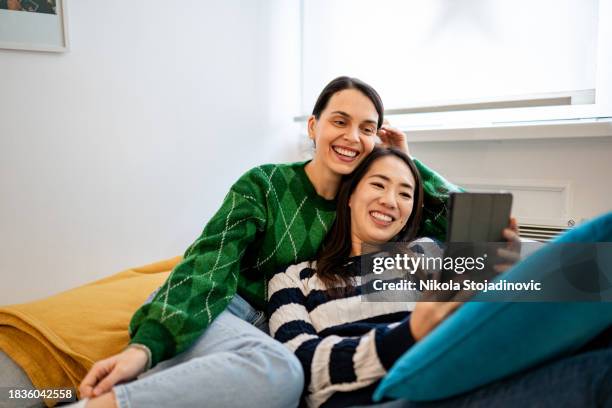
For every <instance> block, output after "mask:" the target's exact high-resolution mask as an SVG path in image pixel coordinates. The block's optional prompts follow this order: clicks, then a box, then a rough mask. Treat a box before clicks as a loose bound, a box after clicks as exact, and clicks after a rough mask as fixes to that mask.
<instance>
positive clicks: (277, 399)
mask: <svg viewBox="0 0 612 408" xmlns="http://www.w3.org/2000/svg"><path fill="white" fill-rule="evenodd" d="M308 135H309V137H310V138H311V139H312V140H313V142H314V145H315V154H314V157H313V159H312V160H310V161H307V162H300V163H292V164H269V165H262V166H259V167H256V168H254V169H251V170H249V171H248V172H247V173H245V174H244V175H243V176H242V177H241V178H240V179H239V180H238V181H237V182H236V183H235V184H234V185H233V186H232V187H231V189H230V191H229V193H228V194H227V196H226V197H225V199H224V201H223V204H222V205H221V208H220V209H219V210H218V212H217V213H216V214H215V215H214V216H213V217H212V218H211V219H210V221H209V222H208V224H207V225H206V227H205V228H204V231H203V233H202V235H201V236H200V237H199V238H198V239H197V240H196V241H195V242H194V243H193V244H192V245H191V246H190V247H189V248H188V249H187V251H186V252H185V254H184V259H183V261H182V262H181V263H180V264H179V265H178V266H177V267H176V268H175V269H174V270H173V272H172V273H171V274H170V276H169V278H168V280H167V281H166V282H165V283H164V285H162V287H161V288H160V289H159V290H158V292H157V293H156V294H155V295H154V297H153V299H152V300H151V301H150V302H148V303H146V304H145V305H143V306H142V307H141V308H140V309H139V310H137V312H136V313H135V314H134V316H133V318H132V320H131V322H130V327H129V333H130V337H131V340H130V345H129V346H128V348H127V349H126V350H124V351H123V352H121V353H119V354H117V355H115V356H111V357H109V358H107V359H105V360H102V361H99V362H97V363H96V364H95V365H94V366H93V367H92V369H91V370H90V371H89V373H88V374H87V375H86V377H85V378H84V380H83V382H82V383H81V385H80V387H79V390H80V394H81V397H88V398H91V399H89V400H86V401H82V402H81V403H80V404H81V405H82V406H87V407H91V408H94V407H97V406H100V407H114V406H119V407H122V408H123V407H140V406H181V407H182V406H185V407H187V406H200V405H202V404H206V405H209V406H212V407H217V406H241V407H250V406H253V407H255V406H266V407H277V406H278V407H287V406H296V405H297V404H298V401H299V397H300V393H301V391H302V386H303V373H302V369H301V366H300V363H299V361H298V360H297V359H296V358H295V356H293V354H292V353H290V352H288V351H287V350H286V349H285V348H284V347H283V346H282V344H280V343H278V342H276V341H275V340H273V339H272V338H271V337H269V336H268V335H267V334H266V333H265V332H264V331H265V330H266V322H265V317H264V315H263V313H262V312H259V311H258V310H261V309H263V307H264V302H265V299H266V286H267V285H266V284H267V280H268V279H269V278H270V277H271V276H272V275H273V274H274V273H275V272H276V271H278V270H279V269H280V268H282V267H284V266H286V265H290V264H295V263H299V262H302V261H304V260H308V259H311V258H312V257H313V256H314V255H315V253H316V251H317V249H318V247H319V245H320V244H321V242H322V240H323V238H324V236H325V234H326V233H327V231H328V229H329V227H330V226H331V225H332V223H333V221H334V218H335V202H334V198H335V196H336V192H337V190H338V187H339V184H340V179H341V177H342V176H343V175H345V174H349V173H351V172H352V171H353V170H354V169H355V167H356V166H357V165H358V164H359V163H360V162H361V161H362V160H363V159H364V158H365V157H366V156H367V155H368V154H369V153H370V152H371V151H372V149H373V148H374V144H375V139H376V136H378V137H380V139H381V141H382V142H383V144H385V145H388V146H394V147H396V148H398V149H400V150H403V151H405V152H407V151H408V147H407V144H406V139H405V135H404V134H403V133H402V132H400V131H398V130H397V129H394V128H391V127H390V126H388V125H383V105H382V101H381V99H380V97H379V95H378V93H377V92H376V91H375V90H374V89H373V88H372V87H370V86H369V85H367V84H365V83H363V82H362V81H360V80H358V79H355V78H348V77H339V78H336V79H334V80H333V81H332V82H330V83H329V84H328V85H327V86H326V87H325V88H324V89H323V91H322V92H321V94H320V95H319V98H318V100H317V102H316V104H315V106H314V109H313V112H312V115H311V116H310V118H309V119H308ZM416 163H417V166H419V170H420V171H421V173H422V175H423V179H424V186H425V208H424V221H423V223H422V230H423V233H424V234H426V235H429V236H438V237H440V236H442V235H444V233H445V228H446V220H445V213H444V205H443V202H444V199H445V198H446V195H447V193H448V192H449V191H450V190H453V189H455V187H454V186H452V185H451V184H449V183H448V182H446V181H445V180H444V179H442V178H441V177H440V176H438V175H437V174H436V173H434V172H432V171H431V170H429V169H427V168H426V167H425V166H424V165H422V164H421V163H419V162H418V161H417V162H416ZM249 323H250V324H249ZM257 327H259V328H261V329H262V330H259V329H258V328H257ZM152 367H155V368H153V369H151V368H152ZM149 369H150V370H149ZM145 371H146V372H145ZM143 373H144V374H143ZM137 377H138V379H137V380H135V381H131V380H134V379H136V378H137ZM126 381H131V382H128V383H125V384H121V385H118V384H119V383H123V382H126Z"/></svg>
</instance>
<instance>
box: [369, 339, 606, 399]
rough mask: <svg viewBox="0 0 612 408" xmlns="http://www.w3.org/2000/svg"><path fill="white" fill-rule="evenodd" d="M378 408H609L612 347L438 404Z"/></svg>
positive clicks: (583, 354)
mask: <svg viewBox="0 0 612 408" xmlns="http://www.w3.org/2000/svg"><path fill="white" fill-rule="evenodd" d="M368 407H377V408H467V407H470V408H475V407H496V408H498V407H499V408H506V407H507V408H514V407H525V408H526V407H529V408H531V407H538V408H558V407H572V408H573V407H576V408H582V407H612V348H611V347H607V348H602V349H594V350H590V351H585V352H581V353H579V354H576V355H573V356H568V357H565V358H563V359H560V360H555V361H552V362H549V363H547V364H544V365H542V366H539V367H537V368H534V369H531V370H529V371H526V372H523V373H518V374H515V375H514V376H511V377H508V378H506V379H503V380H500V381H496V382H494V383H492V384H489V385H486V386H483V387H481V388H478V389H476V390H474V391H471V392H468V393H465V394H462V395H459V396H456V397H452V398H447V399H444V400H439V401H430V402H410V401H402V400H397V401H390V402H386V403H381V404H375V405H369V406H368Z"/></svg>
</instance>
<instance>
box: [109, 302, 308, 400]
mask: <svg viewBox="0 0 612 408" xmlns="http://www.w3.org/2000/svg"><path fill="white" fill-rule="evenodd" d="M256 326H257V327H256ZM303 386H304V374H303V371H302V367H301V365H300V362H299V361H298V359H297V358H296V357H295V355H294V354H293V353H291V351H289V350H288V349H287V348H286V347H285V346H283V345H282V344H281V343H279V342H278V341H276V340H274V339H273V338H271V337H270V336H269V335H268V334H267V321H266V318H265V315H264V314H263V312H259V311H256V310H255V309H253V307H251V305H250V304H249V303H247V302H246V301H245V300H244V299H243V298H241V297H240V296H238V295H236V296H235V297H234V298H233V299H232V301H231V303H230V305H229V306H228V308H227V310H225V311H224V312H223V313H221V314H220V315H219V316H218V317H217V318H216V319H215V320H214V321H213V323H212V324H211V325H210V327H208V329H207V330H206V331H205V332H204V333H203V334H202V336H201V337H200V338H199V339H198V340H197V341H196V343H195V344H194V345H192V346H191V347H190V348H189V349H187V350H185V351H184V352H182V353H181V354H178V355H176V356H175V357H173V358H171V359H169V360H165V361H162V362H160V363H159V364H157V365H156V366H155V367H154V368H152V369H151V370H149V371H147V372H145V373H143V374H141V375H140V376H139V377H138V378H137V379H136V380H134V381H131V382H129V383H125V384H121V385H116V386H115V387H113V390H114V392H115V395H116V398H117V403H118V405H119V407H121V408H139V407H156V406H160V407H200V406H209V407H245V408H248V407H279V408H281V407H282V408H285V407H296V406H297V405H298V403H299V399H300V395H301V393H302V388H303Z"/></svg>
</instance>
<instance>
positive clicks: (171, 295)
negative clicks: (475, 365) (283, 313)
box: [129, 160, 457, 366]
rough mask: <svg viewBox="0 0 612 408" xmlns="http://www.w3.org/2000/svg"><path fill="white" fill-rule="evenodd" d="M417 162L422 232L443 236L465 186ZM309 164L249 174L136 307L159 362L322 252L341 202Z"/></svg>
mask: <svg viewBox="0 0 612 408" xmlns="http://www.w3.org/2000/svg"><path fill="white" fill-rule="evenodd" d="M415 162H416V164H417V166H418V168H419V170H420V172H421V174H422V177H423V181H424V188H425V211H424V220H423V225H422V226H421V232H422V234H423V235H426V236H432V237H439V238H443V237H444V235H445V233H446V209H445V207H444V204H445V200H446V198H447V196H448V192H449V191H453V190H456V189H457V188H456V187H455V186H453V185H452V184H450V183H449V182H447V181H446V180H444V179H443V178H442V177H441V176H439V175H438V174H437V173H435V172H433V171H432V170H430V169H428V168H427V167H426V166H424V165H423V164H422V163H420V162H419V161H418V160H416V161H415ZM305 165H306V162H299V163H291V164H268V165H263V166H259V167H256V168H254V169H252V170H249V171H248V172H247V173H245V174H244V175H243V176H242V177H241V178H240V179H239V180H238V181H237V182H236V183H235V184H234V185H233V186H232V187H231V189H230V191H229V193H228V194H227V196H226V197H225V199H224V200H223V204H222V205H221V208H220V209H219V210H218V211H217V213H216V214H215V215H214V216H213V217H212V218H211V219H210V221H209V222H208V224H207V225H206V227H205V228H204V231H203V232H202V235H201V236H200V237H199V238H198V239H197V240H196V241H195V242H194V243H193V244H192V245H191V246H190V247H189V248H188V249H187V251H186V252H185V255H184V259H183V261H182V262H181V263H180V264H178V265H177V266H176V267H175V268H174V270H173V271H172V273H171V274H170V276H169V277H168V279H167V280H166V282H165V283H164V284H163V285H162V286H161V288H160V290H159V292H158V293H157V294H156V295H155V296H154V298H153V300H152V301H151V303H147V304H145V305H143V306H141V307H140V308H139V309H138V310H137V311H136V313H135V314H134V316H133V317H132V320H131V322H130V327H129V333H130V337H131V340H130V344H132V343H136V344H143V345H145V346H147V347H148V348H149V349H150V350H151V364H152V365H153V366H154V365H155V364H157V363H158V362H160V361H162V360H165V359H168V358H171V357H173V356H175V355H176V354H178V353H180V352H182V351H184V350H185V349H187V348H188V347H189V346H190V345H191V344H192V343H193V342H194V341H195V340H196V339H197V338H198V337H199V336H200V335H201V334H202V332H203V331H204V330H205V329H206V328H207V327H208V326H209V325H210V323H211V322H212V321H213V320H214V319H215V318H216V317H217V316H218V315H219V314H220V313H221V312H222V311H223V310H225V308H226V307H227V305H228V304H229V302H230V300H231V299H232V297H233V296H234V294H235V293H236V292H238V293H239V294H240V295H241V296H243V297H244V298H245V299H246V300H247V301H249V302H250V303H251V304H253V305H254V306H256V307H258V308H263V307H264V302H265V299H266V288H267V280H268V279H269V278H270V277H272V276H273V275H274V273H275V272H277V271H278V270H279V269H280V268H284V267H286V266H287V265H291V264H297V263H300V262H303V261H306V260H309V259H312V258H314V256H315V254H316V252H317V249H318V247H319V245H320V244H321V242H322V241H323V238H324V237H325V234H326V233H327V231H328V230H329V228H330V227H331V225H332V223H333V222H334V219H335V216H336V214H335V201H334V200H325V199H324V198H322V197H321V196H319V195H318V194H317V193H316V190H315V188H314V186H313V185H312V183H311V182H310V180H309V179H308V177H307V175H306V172H305V170H304V166H305Z"/></svg>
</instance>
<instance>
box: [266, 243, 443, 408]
mask: <svg viewBox="0 0 612 408" xmlns="http://www.w3.org/2000/svg"><path fill="white" fill-rule="evenodd" d="M418 242H428V243H431V242H433V241H432V240H430V239H419V240H417V241H414V242H413V243H412V244H411V245H410V246H413V244H417V243H418ZM360 264H361V262H360V258H359V257H353V258H350V260H349V263H348V265H347V266H346V268H351V270H350V273H353V274H354V275H355V289H356V291H355V292H354V294H353V295H347V296H346V297H341V298H337V297H333V296H330V293H329V292H328V291H327V290H326V289H327V288H326V287H325V286H324V284H323V282H321V280H320V279H319V278H318V276H317V275H316V273H315V270H314V269H313V268H315V267H316V265H315V263H314V262H313V263H312V264H311V263H310V262H302V263H300V264H297V265H292V266H290V267H289V268H287V269H286V270H285V271H284V272H279V273H277V274H275V275H274V276H273V277H272V279H271V280H270V282H269V284H268V299H269V301H268V315H269V319H270V320H269V327H270V334H271V335H272V336H273V337H274V338H275V339H276V340H278V341H280V342H281V343H283V344H285V346H287V347H288V348H289V349H290V350H291V351H293V352H294V353H295V354H296V356H297V357H298V359H299V360H300V362H301V363H302V366H303V368H304V374H305V390H304V397H305V400H306V403H307V404H308V406H310V407H320V406H328V405H333V406H343V405H346V406H349V405H354V404H364V403H369V402H371V396H372V394H373V391H374V389H375V388H376V385H377V384H378V382H379V380H380V379H381V378H382V377H383V376H384V375H385V374H386V373H387V370H388V369H389V368H391V366H392V365H393V363H395V361H396V360H397V359H398V358H399V357H400V356H401V355H402V354H403V353H404V352H405V351H406V350H408V349H409V348H410V347H411V346H412V345H413V344H414V339H413V337H412V334H411V332H410V326H409V319H410V312H411V310H413V309H414V303H413V302H366V301H362V300H361V296H360V293H361V290H360V287H359V284H360V276H359V267H360Z"/></svg>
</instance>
